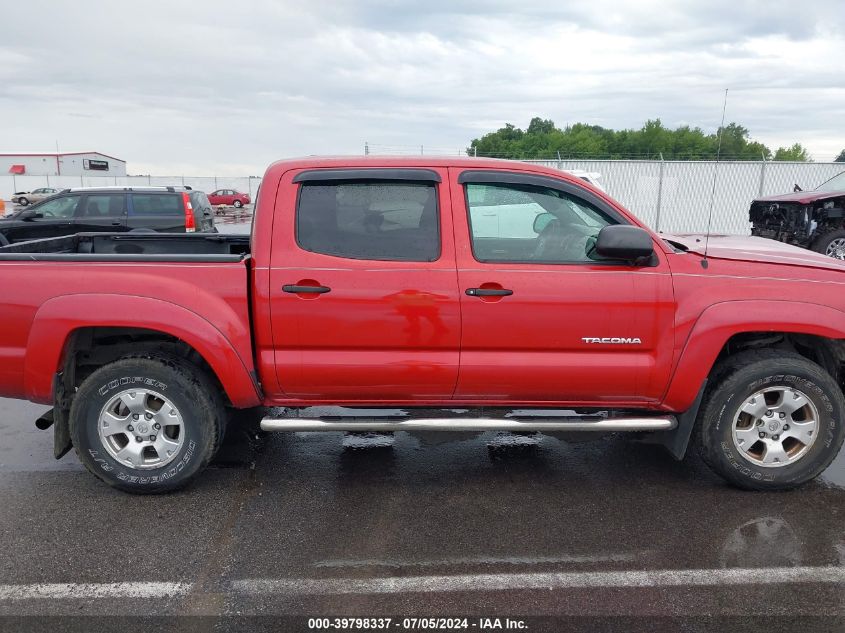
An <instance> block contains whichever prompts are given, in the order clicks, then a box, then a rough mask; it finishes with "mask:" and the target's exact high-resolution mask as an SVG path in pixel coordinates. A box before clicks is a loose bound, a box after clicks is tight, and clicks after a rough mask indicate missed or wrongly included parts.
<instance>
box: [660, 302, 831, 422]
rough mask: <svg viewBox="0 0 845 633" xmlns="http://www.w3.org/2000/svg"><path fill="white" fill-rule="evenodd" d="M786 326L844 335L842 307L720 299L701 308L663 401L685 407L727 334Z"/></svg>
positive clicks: (797, 331)
mask: <svg viewBox="0 0 845 633" xmlns="http://www.w3.org/2000/svg"><path fill="white" fill-rule="evenodd" d="M745 332H788V333H790V334H810V335H815V336H823V337H825V338H831V339H845V312H842V311H840V310H836V309H835V308H831V307H829V306H824V305H819V304H815V303H805V302H800V301H768V300H748V301H724V302H721V303H716V304H713V305H712V306H709V307H708V308H706V309H705V310H704V311H703V312H702V313H701V315H700V316H699V317H698V320H697V321H696V323H695V325H694V326H693V328H692V330H691V331H690V333H689V336H688V337H687V340H686V343H685V344H684V348H683V350H682V351H681V354H680V357H679V359H678V362H677V366H676V367H675V371H674V372H672V377H671V379H670V382H669V388H668V389H667V391H666V395H665V396H664V398H663V404H664V407H666V408H667V409H669V410H672V411H686V410H687V409H688V408H689V407H690V406H691V405H692V403H693V402H694V401H695V398H696V394H697V393H698V391H699V389H701V385H702V384H703V383H704V380H705V379H706V378H707V376H708V375H709V374H710V370H711V369H712V368H713V365H714V363H715V362H716V358H717V357H718V355H719V352H721V351H722V348H723V347H724V346H725V343H727V342H728V339H730V338H731V337H732V336H734V335H736V334H742V333H745Z"/></svg>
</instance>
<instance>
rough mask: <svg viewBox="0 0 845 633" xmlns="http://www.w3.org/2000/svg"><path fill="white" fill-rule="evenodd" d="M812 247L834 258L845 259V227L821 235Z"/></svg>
mask: <svg viewBox="0 0 845 633" xmlns="http://www.w3.org/2000/svg"><path fill="white" fill-rule="evenodd" d="M812 249H813V250H814V251H816V252H817V253H823V254H824V255H827V256H828V257H833V258H834V259H845V229H836V230H835V231H828V232H827V233H825V234H824V235H820V236H819V237H817V238H816V239H815V241H814V242H813V246H812Z"/></svg>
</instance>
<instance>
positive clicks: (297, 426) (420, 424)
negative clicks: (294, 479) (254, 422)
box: [261, 416, 678, 433]
mask: <svg viewBox="0 0 845 633" xmlns="http://www.w3.org/2000/svg"><path fill="white" fill-rule="evenodd" d="M570 420H571V421H564V420H562V419H561V418H528V419H525V418H523V419H521V420H520V419H509V418H471V417H467V418H420V419H402V420H385V419H367V418H349V419H339V418H333V419H326V418H264V419H263V420H261V429H262V430H264V431H290V432H294V431H300V432H302V431H352V432H356V431H357V432H368V431H369V432H372V431H378V432H392V431H464V432H466V431H516V432H526V431H527V432H538V431H539V432H543V431H578V432H581V431H599V432H602V433H618V432H626V431H669V430H672V429H674V428H675V427H676V426H677V425H678V421H677V420H676V419H675V417H674V416H663V417H650V418H609V419H606V418H605V419H599V420H595V421H592V422H586V421H583V420H581V419H579V418H570Z"/></svg>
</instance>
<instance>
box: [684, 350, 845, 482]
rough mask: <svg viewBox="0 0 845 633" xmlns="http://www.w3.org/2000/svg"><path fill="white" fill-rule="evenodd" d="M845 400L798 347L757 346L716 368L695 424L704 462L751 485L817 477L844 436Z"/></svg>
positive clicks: (839, 391) (804, 480)
mask: <svg viewBox="0 0 845 633" xmlns="http://www.w3.org/2000/svg"><path fill="white" fill-rule="evenodd" d="M843 423H845V398H844V397H843V395H842V391H841V389H840V388H839V385H837V383H836V381H835V380H834V379H833V378H832V377H831V376H830V374H828V373H827V372H826V371H825V370H824V369H822V368H821V367H819V366H818V365H816V364H815V363H812V362H810V361H809V360H807V359H806V358H804V357H803V356H799V355H798V354H795V353H793V352H788V351H780V350H755V351H748V352H743V353H740V354H737V355H736V356H734V357H731V358H729V359H728V360H727V361H726V362H725V363H724V364H723V365H722V366H721V367H720V368H717V370H716V372H715V377H714V379H713V384H712V386H711V387H710V388H709V389H708V391H707V395H706V396H705V401H704V403H703V404H702V408H701V411H700V413H699V416H698V420H697V424H696V434H695V439H696V442H697V444H698V449H699V452H700V454H701V456H702V457H703V458H704V461H705V462H707V464H708V465H709V466H710V467H711V468H712V469H713V470H714V471H715V472H716V473H718V474H719V475H721V476H722V477H724V478H725V479H727V480H728V481H729V482H731V483H733V484H735V485H737V486H739V487H741V488H747V489H750V490H784V489H788V488H794V487H795V486H798V485H800V484H802V483H805V482H807V481H810V480H811V479H813V478H815V477H817V476H818V475H819V474H821V472H822V471H823V470H824V469H825V468H827V467H828V465H829V464H830V463H831V462H832V461H833V460H834V458H835V457H836V455H837V454H838V453H839V449H840V448H841V446H842V441H843V439H845V424H843Z"/></svg>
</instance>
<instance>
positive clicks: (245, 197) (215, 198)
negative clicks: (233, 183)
mask: <svg viewBox="0 0 845 633" xmlns="http://www.w3.org/2000/svg"><path fill="white" fill-rule="evenodd" d="M208 201H209V202H210V203H211V204H212V206H215V207H216V206H217V205H219V204H225V205H228V206H230V207H235V208H236V209H240V208H241V207H243V206H244V205H247V204H249V203H250V202H251V200H250V198H249V194H248V193H241V192H240V191H237V190H236V189H218V190H217V191H214V192H212V193H210V194H208Z"/></svg>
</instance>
